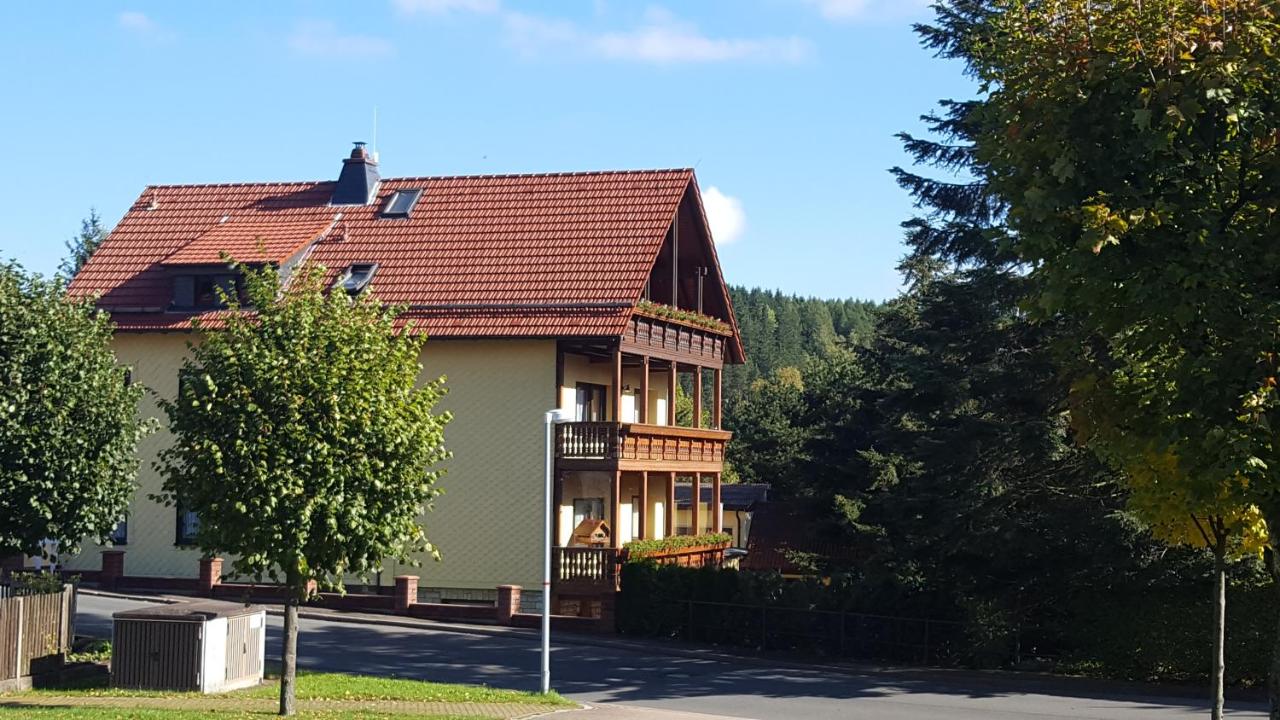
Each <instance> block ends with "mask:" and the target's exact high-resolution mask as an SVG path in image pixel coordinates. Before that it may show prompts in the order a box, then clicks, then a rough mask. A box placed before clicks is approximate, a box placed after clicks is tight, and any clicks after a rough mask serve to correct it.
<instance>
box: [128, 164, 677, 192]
mask: <svg viewBox="0 0 1280 720" xmlns="http://www.w3.org/2000/svg"><path fill="white" fill-rule="evenodd" d="M653 173H656V174H669V175H688V174H692V173H693V168H689V167H683V168H634V169H629V170H563V171H555V172H530V173H476V174H463V175H403V176H399V177H384V178H382V179H381V180H380V182H403V181H412V180H476V179H485V178H488V179H494V180H505V179H511V178H548V177H552V178H553V177H596V176H600V175H645V174H653ZM336 182H337V181H336V180H261V181H257V182H215V183H159V184H152V185H147V187H146V189H147V190H163V189H175V188H223V187H225V188H240V187H261V186H263V185H305V186H313V187H314V186H319V185H324V184H332V183H336Z"/></svg>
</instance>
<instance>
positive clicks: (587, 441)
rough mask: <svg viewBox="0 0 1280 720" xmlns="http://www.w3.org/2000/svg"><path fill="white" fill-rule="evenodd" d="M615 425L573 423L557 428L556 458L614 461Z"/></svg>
mask: <svg viewBox="0 0 1280 720" xmlns="http://www.w3.org/2000/svg"><path fill="white" fill-rule="evenodd" d="M620 431H621V426H620V425H618V424H617V423H605V422H574V423H564V424H563V425H560V426H559V427H558V428H557V433H556V457H559V458H575V459H577V458H581V459H597V458H598V459H614V458H617V457H618V436H619V433H620Z"/></svg>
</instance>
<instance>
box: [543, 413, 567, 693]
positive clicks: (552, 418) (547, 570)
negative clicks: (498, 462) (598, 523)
mask: <svg viewBox="0 0 1280 720" xmlns="http://www.w3.org/2000/svg"><path fill="white" fill-rule="evenodd" d="M569 419H570V418H569V413H568V412H566V411H564V410H560V409H555V410H550V411H548V412H547V415H546V420H545V423H546V429H547V476H546V483H545V485H544V486H543V496H542V530H543V537H542V541H543V543H542V684H541V688H542V692H543V694H546V693H549V692H551V543H552V540H553V538H552V537H551V528H552V523H551V511H552V508H551V498H552V483H553V482H554V481H555V478H554V475H555V463H556V453H555V450H556V448H555V442H556V425H557V424H559V423H563V422H568V421H569Z"/></svg>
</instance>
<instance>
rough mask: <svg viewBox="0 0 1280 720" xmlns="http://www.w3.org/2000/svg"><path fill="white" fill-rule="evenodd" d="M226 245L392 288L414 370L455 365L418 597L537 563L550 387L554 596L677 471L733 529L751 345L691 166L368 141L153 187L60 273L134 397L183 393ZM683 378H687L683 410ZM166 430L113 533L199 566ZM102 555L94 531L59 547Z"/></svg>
mask: <svg viewBox="0 0 1280 720" xmlns="http://www.w3.org/2000/svg"><path fill="white" fill-rule="evenodd" d="M227 256H229V257H230V258H232V259H233V260H235V261H238V262H240V263H245V264H249V265H253V264H264V263H269V264H272V265H275V266H278V267H280V268H281V269H282V270H283V271H284V272H285V273H286V276H287V273H289V272H290V271H291V270H292V269H294V268H296V267H298V266H299V265H301V264H304V263H313V264H319V265H321V266H323V267H324V268H325V269H326V272H327V281H328V282H330V283H331V284H332V287H333V291H334V292H340V291H341V292H351V293H356V292H372V293H374V295H375V296H376V297H377V298H379V299H380V300H383V301H385V302H387V303H394V304H397V305H402V306H404V307H405V308H406V310H405V312H404V315H403V319H404V320H406V321H409V320H412V324H411V327H412V328H413V331H414V332H425V333H427V335H428V340H427V343H426V345H425V349H424V352H423V357H422V363H423V366H424V376H425V377H433V378H434V377H438V376H440V375H444V376H445V377H446V378H447V380H446V385H447V387H448V388H449V394H448V395H447V397H446V399H445V400H444V402H443V403H442V405H443V407H444V408H446V409H448V410H450V411H452V412H453V414H454V416H455V419H454V421H453V422H452V423H451V424H450V425H449V427H448V428H447V430H446V435H445V439H446V445H447V446H448V447H449V449H450V450H452V451H453V454H454V456H453V458H452V459H451V460H449V461H448V473H447V475H446V476H445V478H444V481H443V483H442V485H443V487H444V489H445V494H444V495H443V496H442V497H441V498H440V499H439V500H438V501H437V503H436V508H435V510H434V511H433V512H431V513H429V514H427V515H425V516H424V520H423V522H424V526H425V528H426V531H427V535H428V537H430V538H431V540H432V542H433V543H434V544H435V545H436V546H437V547H438V548H439V549H440V552H441V554H442V560H441V561H439V562H432V561H425V562H424V564H423V565H422V566H421V567H418V568H416V569H415V570H414V571H413V572H414V573H415V574H419V575H421V581H420V587H421V588H422V591H421V592H422V596H423V598H424V600H436V601H449V600H457V601H477V600H479V601H483V600H487V599H491V598H492V597H494V595H495V588H496V587H497V586H498V585H503V584H517V585H524V586H528V587H536V586H538V584H539V583H540V582H541V551H540V548H541V545H542V541H541V538H542V512H541V507H542V492H543V476H544V465H543V463H544V457H545V451H544V440H543V426H542V419H543V415H544V413H545V412H546V411H547V410H548V409H551V408H557V407H558V408H560V409H563V410H565V411H567V412H568V413H569V414H570V415H571V416H572V419H573V421H572V422H568V423H565V424H562V425H561V426H559V428H558V431H557V435H556V438H555V447H554V452H555V466H554V472H555V486H554V487H555V509H556V510H555V512H554V516H555V527H554V538H555V544H556V546H557V547H556V548H555V552H554V557H555V567H556V571H555V578H556V582H555V584H554V588H555V590H556V598H557V601H560V600H562V599H563V600H564V601H566V602H571V603H575V604H576V603H577V602H578V601H579V600H580V599H581V598H582V597H583V596H584V595H588V594H590V593H591V592H594V591H597V590H599V589H600V588H602V587H606V586H608V585H610V584H611V583H612V568H613V563H614V561H615V560H616V557H617V554H618V552H619V550H620V548H621V547H622V546H623V545H624V544H625V543H626V542H628V541H630V540H632V539H641V538H661V537H664V536H669V535H673V534H675V532H676V529H677V528H676V512H675V507H676V501H675V488H676V485H677V483H692V484H694V485H696V486H697V487H698V488H700V489H701V488H703V487H708V488H709V490H710V495H709V496H707V502H705V503H694V504H693V505H692V506H691V508H690V510H689V511H688V513H689V514H688V522H687V523H682V528H681V529H684V530H686V531H687V532H690V533H698V532H706V531H718V530H720V529H721V528H722V527H723V519H722V517H721V512H720V510H719V508H720V506H721V503H720V474H721V471H722V469H723V459H724V449H725V445H726V443H727V442H728V440H729V433H728V432H726V431H724V430H723V429H721V427H720V425H721V422H720V418H721V412H720V378H721V371H722V369H723V367H724V366H725V365H727V364H732V363H740V362H742V359H743V351H742V345H741V341H740V339H739V336H738V332H737V325H736V322H735V320H734V315H733V308H732V305H731V303H730V299H729V294H728V292H727V289H726V286H725V281H724V278H723V276H722V274H721V271H720V265H719V262H718V260H717V258H716V250H715V244H714V242H713V239H712V237H711V232H710V229H709V226H708V224H707V219H706V216H705V213H704V211H703V206H702V201H701V198H700V196H699V191H698V184H697V180H696V178H695V176H694V173H693V171H692V170H688V169H677V170H645V171H621V172H579V173H557V174H537V175H486V176H456V177H402V178H383V177H381V175H380V173H379V170H378V162H377V159H376V158H375V157H373V156H372V155H371V154H370V153H369V152H368V151H367V150H366V149H365V148H364V146H363V144H359V143H358V144H357V146H356V148H355V150H353V151H352V152H351V154H350V156H349V157H347V158H345V159H344V160H343V163H342V169H341V172H340V174H339V176H338V179H337V180H336V181H334V180H321V181H313V182H287V183H274V182H273V183H235V184H221V185H153V186H149V187H147V188H146V189H145V190H143V191H142V194H141V195H140V196H139V197H138V199H137V200H136V201H135V202H134V204H133V205H132V207H130V208H129V210H128V212H127V213H126V214H125V216H124V218H123V219H122V220H121V221H120V222H119V224H118V225H117V226H116V227H115V229H114V230H113V231H112V232H111V234H110V236H109V237H108V238H107V239H106V241H105V242H104V243H103V244H102V246H101V247H100V248H99V249H98V251H97V252H96V253H94V255H93V257H92V258H91V259H90V260H89V262H88V263H87V264H86V265H85V266H84V268H83V269H82V270H81V271H80V272H79V274H77V275H76V277H75V278H74V280H73V281H72V283H71V285H70V288H69V292H70V293H71V294H72V295H76V296H82V297H94V298H96V302H97V304H98V305H99V307H101V308H103V309H104V310H106V311H108V312H109V313H110V314H111V317H112V319H113V321H114V322H115V324H116V334H115V348H116V352H117V354H118V355H119V357H120V361H121V362H122V363H124V364H126V365H129V366H130V367H131V368H132V377H133V379H134V380H135V381H137V382H141V383H143V384H144V385H146V386H147V387H148V388H149V389H150V390H151V391H152V396H151V398H150V399H148V400H147V401H144V408H143V410H144V412H147V413H150V414H153V415H156V416H157V417H160V416H161V415H160V412H159V410H158V407H157V406H156V404H155V402H154V399H155V398H156V397H172V396H173V395H174V394H175V393H176V390H177V375H178V368H179V367H180V365H181V362H182V359H183V357H184V356H185V354H186V352H187V343H188V342H199V337H198V336H197V334H196V333H195V331H193V328H192V320H193V319H195V318H199V317H207V316H209V315H210V314H214V313H218V312H220V311H221V309H220V308H219V307H218V293H217V292H216V289H217V288H218V287H224V288H233V287H234V286H235V284H236V283H237V282H238V280H237V277H236V271H235V269H234V267H233V266H232V265H230V264H229V263H228V262H227V261H226V260H225V258H226V257H227ZM682 384H683V386H685V387H694V388H698V391H697V392H693V393H692V401H693V405H694V413H693V420H692V423H690V424H691V426H689V427H685V426H681V425H679V424H678V423H677V414H676V397H677V394H678V392H679V390H678V388H680V387H681V386H682ZM704 405H709V407H708V408H706V411H705V412H704V408H703V406H704ZM704 417H705V418H709V421H707V420H704ZM167 442H168V438H167V436H166V434H165V433H163V432H161V433H158V434H157V435H154V436H152V437H149V438H147V439H146V440H145V441H144V442H143V445H142V446H141V448H140V452H141V453H142V455H143V458H142V465H141V471H140V476H139V483H140V487H139V490H138V492H137V495H136V497H135V498H134V499H133V502H132V504H131V506H130V512H129V518H128V521H127V524H126V525H123V526H122V528H121V530H120V531H119V532H118V533H117V534H118V536H119V537H118V540H119V541H120V543H119V545H120V547H119V548H117V549H121V550H124V551H125V567H124V569H123V571H122V572H123V573H124V574H125V575H126V576H128V577H130V578H137V579H139V582H144V583H145V582H147V581H151V580H154V581H155V582H156V583H157V584H159V583H161V581H163V580H166V579H180V578H192V577H194V576H195V575H196V573H197V568H198V566H199V563H198V561H199V557H198V553H197V551H196V550H195V549H194V548H193V547H191V545H190V539H191V535H192V531H193V529H194V527H196V523H198V522H200V518H198V517H195V516H193V515H191V514H190V513H186V512H181V513H180V512H178V511H177V510H175V509H174V508H172V507H165V506H162V505H159V504H157V503H155V502H154V501H152V500H150V499H149V495H150V494H152V493H154V492H156V491H157V490H158V489H159V484H160V478H159V476H158V474H157V473H156V472H155V470H154V469H153V467H152V461H153V460H154V458H155V457H156V456H157V455H158V453H159V452H160V451H161V450H162V449H163V447H164V446H165V444H166V443H167ZM691 496H692V497H700V498H701V497H703V493H702V492H699V493H696V494H693V495H691ZM588 520H598V521H603V523H604V526H605V527H606V528H607V539H606V540H605V541H604V542H603V543H602V544H601V543H596V544H594V545H591V546H586V545H576V544H575V541H574V533H573V531H574V529H575V528H576V527H578V526H579V525H581V524H582V523H583V522H584V521H588ZM684 524H687V526H688V527H687V528H685V527H683V525H684ZM97 563H98V560H97V558H96V554H95V553H93V552H92V551H87V552H86V553H83V554H82V555H81V556H80V557H78V558H73V559H71V560H70V561H69V562H68V567H69V568H70V569H72V570H75V569H83V570H90V569H92V568H94V567H96V566H97ZM405 570H406V568H401V567H396V566H394V565H392V566H388V567H386V568H384V578H380V579H379V580H378V582H379V583H380V584H381V583H383V582H385V581H386V580H389V578H390V577H391V576H394V575H395V574H398V573H400V572H402V571H405Z"/></svg>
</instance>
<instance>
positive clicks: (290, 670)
mask: <svg viewBox="0 0 1280 720" xmlns="http://www.w3.org/2000/svg"><path fill="white" fill-rule="evenodd" d="M297 682H298V593H297V591H296V590H295V589H294V588H290V589H289V594H288V598H287V599H286V600H285V605H284V648H283V650H282V651H281V657H280V714H281V715H292V714H294V713H295V712H297V707H296V705H297V701H296V699H295V697H296V695H297Z"/></svg>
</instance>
